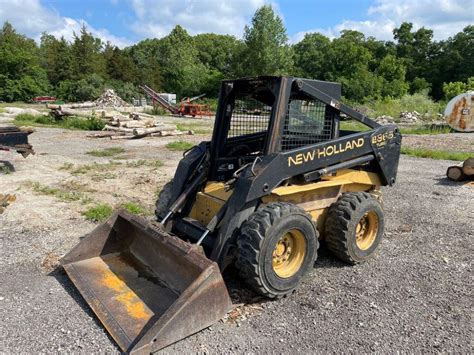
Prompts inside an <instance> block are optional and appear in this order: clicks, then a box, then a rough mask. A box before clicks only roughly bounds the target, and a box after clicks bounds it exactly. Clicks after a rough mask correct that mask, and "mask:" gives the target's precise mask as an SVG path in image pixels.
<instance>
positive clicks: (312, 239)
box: [236, 202, 318, 298]
mask: <svg viewBox="0 0 474 355" xmlns="http://www.w3.org/2000/svg"><path fill="white" fill-rule="evenodd" d="M237 244H238V256H237V261H236V266H237V268H238V269H239V273H240V275H241V277H242V278H243V279H244V280H245V281H246V282H247V284H248V285H249V286H251V287H252V288H253V289H254V290H255V291H256V292H258V293H259V294H261V295H263V296H266V297H269V298H275V297H280V296H283V295H286V294H288V293H290V292H292V291H293V290H294V289H295V288H296V287H297V286H298V285H299V284H300V282H301V280H302V278H303V276H304V275H305V274H306V272H307V271H308V270H309V269H310V268H312V267H313V264H314V261H315V259H316V254H317V248H318V232H317V230H316V227H315V225H314V223H313V222H312V220H311V216H310V215H308V214H307V213H306V212H305V211H304V210H302V209H301V208H299V207H297V206H295V205H293V204H291V203H282V202H277V203H271V204H269V205H267V206H265V207H263V208H261V209H259V210H258V211H256V212H255V213H253V214H252V215H251V216H250V218H249V219H248V220H247V221H246V222H244V223H243V224H242V227H241V234H240V235H239V237H238V240H237Z"/></svg>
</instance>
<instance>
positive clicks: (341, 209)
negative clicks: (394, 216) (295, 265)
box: [325, 192, 384, 264]
mask: <svg viewBox="0 0 474 355" xmlns="http://www.w3.org/2000/svg"><path fill="white" fill-rule="evenodd" d="M383 232H384V216H383V211H382V206H381V205H380V202H379V201H378V200H377V199H376V198H374V197H373V196H372V195H371V194H369V193H367V192H351V193H346V194H344V195H342V197H341V198H340V199H339V200H338V201H337V202H336V203H334V204H333V205H332V206H331V207H330V208H329V210H328V214H327V218H326V222H325V240H326V244H327V246H328V249H329V250H331V251H332V252H333V253H334V254H335V255H336V256H337V257H338V258H339V259H341V260H343V261H345V262H348V263H350V264H358V263H361V262H364V261H366V260H367V259H369V258H370V257H371V256H373V254H374V252H375V250H376V249H377V247H378V245H379V244H380V241H381V239H382V236H383Z"/></svg>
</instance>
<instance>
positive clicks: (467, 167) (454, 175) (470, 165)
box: [446, 158, 474, 181]
mask: <svg viewBox="0 0 474 355" xmlns="http://www.w3.org/2000/svg"><path fill="white" fill-rule="evenodd" d="M446 176H447V177H448V179H449V180H452V181H463V180H473V179H474V158H468V159H466V160H465V161H464V162H463V163H460V164H459V165H453V166H450V167H449V168H448V170H447V171H446Z"/></svg>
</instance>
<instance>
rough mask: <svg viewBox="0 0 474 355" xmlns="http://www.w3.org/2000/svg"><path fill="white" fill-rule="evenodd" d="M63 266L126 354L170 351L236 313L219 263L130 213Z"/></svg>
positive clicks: (97, 231)
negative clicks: (171, 346)
mask: <svg viewBox="0 0 474 355" xmlns="http://www.w3.org/2000/svg"><path fill="white" fill-rule="evenodd" d="M61 265H62V266H63V267H64V269H65V270H66V273H67V274H68V276H69V278H70V279H71V280H72V282H73V283H74V285H75V286H76V287H77V289H78V290H79V292H80V293H81V294H82V296H83V297H84V299H85V300H86V301H87V303H88V304H89V306H90V307H91V308H92V309H93V311H94V312H95V314H96V315H97V316H98V317H99V319H100V320H101V322H102V323H103V324H104V326H105V327H106V328H107V330H108V332H109V333H110V334H111V335H112V337H113V338H114V339H115V341H116V342H117V344H118V345H119V346H120V348H121V349H122V350H123V351H125V352H127V353H150V352H153V351H157V350H159V349H161V348H164V347H165V346H168V345H170V344H172V343H174V342H176V341H178V340H180V339H183V338H185V337H187V336H189V335H191V334H194V333H196V332H198V331H200V330H201V329H204V328H206V327H209V326H210V325H212V324H214V323H215V322H217V321H218V320H219V319H221V318H222V317H223V316H224V315H225V314H226V312H227V311H228V310H229V309H230V307H231V300H230V297H229V294H228V292H227V288H226V286H225V284H224V281H223V279H222V276H221V273H220V271H219V267H218V266H217V264H216V263H214V262H212V261H210V260H209V259H208V258H206V257H205V256H204V254H203V253H201V252H200V251H199V249H198V248H197V247H195V246H193V245H191V244H188V243H186V242H184V241H183V240H181V239H179V238H177V237H175V236H172V235H170V234H168V233H167V232H165V231H164V230H161V229H160V228H159V227H157V226H154V225H151V224H149V223H147V222H146V221H145V220H143V219H141V218H138V217H136V216H132V215H130V214H129V213H127V212H125V211H119V212H117V213H115V214H114V215H113V216H112V217H111V218H110V219H109V220H108V221H107V222H105V223H104V224H102V225H100V226H98V227H97V228H96V229H95V230H94V231H93V232H92V233H91V234H89V235H87V236H86V237H85V238H84V239H83V240H82V241H81V242H80V243H79V244H78V245H77V246H76V247H75V248H74V249H72V250H71V251H70V252H69V253H68V254H67V255H66V256H64V258H63V259H62V260H61Z"/></svg>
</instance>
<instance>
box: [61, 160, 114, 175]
mask: <svg viewBox="0 0 474 355" xmlns="http://www.w3.org/2000/svg"><path fill="white" fill-rule="evenodd" d="M121 164H122V163H118V162H109V163H105V164H98V163H93V164H86V165H78V166H75V165H74V164H71V163H64V164H63V165H62V166H61V167H60V168H59V170H67V171H70V172H71V174H73V175H80V174H87V173H89V172H108V171H109V170H111V169H114V168H115V167H116V166H118V165H121Z"/></svg>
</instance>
